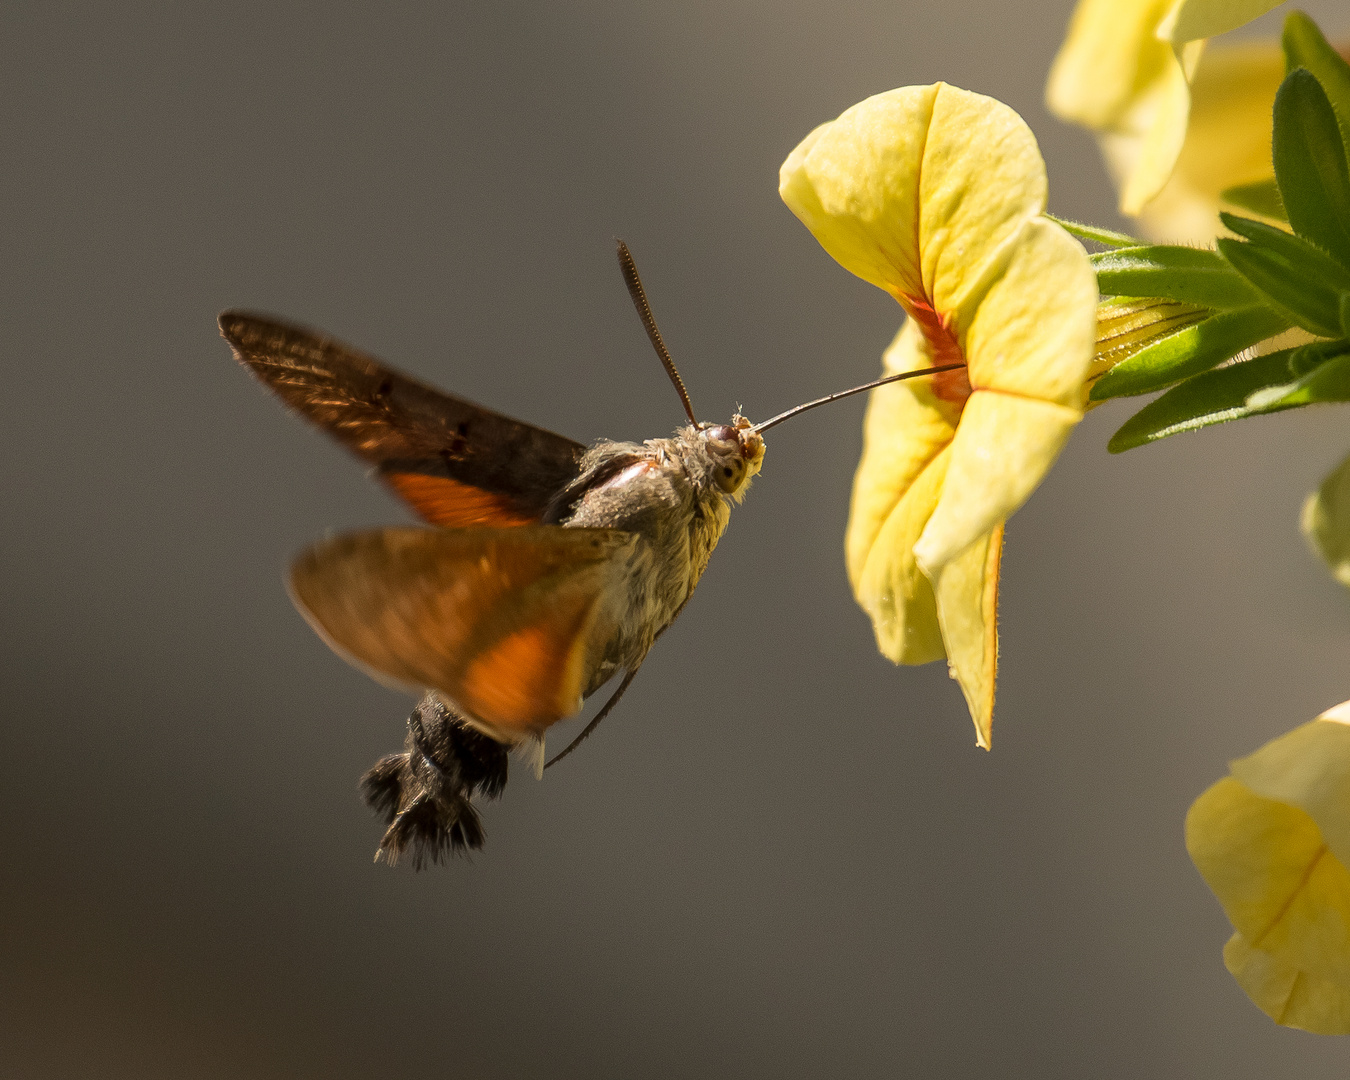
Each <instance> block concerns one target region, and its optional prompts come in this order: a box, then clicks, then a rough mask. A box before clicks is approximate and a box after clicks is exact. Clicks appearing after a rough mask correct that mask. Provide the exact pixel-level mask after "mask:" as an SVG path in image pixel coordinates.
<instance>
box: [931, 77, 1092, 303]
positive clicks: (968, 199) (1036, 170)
mask: <svg viewBox="0 0 1350 1080" xmlns="http://www.w3.org/2000/svg"><path fill="white" fill-rule="evenodd" d="M922 168H923V180H922V185H921V188H920V192H919V195H920V200H919V244H920V254H921V257H922V270H923V281H924V284H925V285H926V286H927V289H926V292H927V295H928V297H929V299H930V300H931V302H932V304H933V307H934V308H935V309H936V310H937V311H939V312H944V313H952V314H959V313H961V312H963V311H968V310H971V309H972V308H973V306H974V305H975V304H978V303H979V302H980V300H981V298H982V297H983V296H984V293H985V291H986V290H987V289H988V287H989V284H990V278H991V276H992V275H993V274H995V273H997V272H998V271H999V269H1000V268H1001V264H1002V261H1003V259H1004V258H1006V245H1007V244H1008V241H1010V240H1011V239H1012V238H1013V237H1014V236H1016V235H1017V234H1019V233H1020V232H1022V231H1023V229H1024V228H1025V227H1026V225H1027V220H1028V218H1031V217H1034V216H1035V215H1037V214H1039V213H1040V212H1041V211H1042V210H1044V209H1045V200H1046V192H1047V182H1046V178H1045V162H1044V161H1043V160H1042V159H1041V152H1040V149H1039V148H1038V147H1037V146H1036V136H1034V135H1033V134H1032V133H1031V129H1030V128H1029V127H1027V125H1026V121H1024V120H1023V119H1022V118H1021V117H1020V116H1018V115H1017V113H1016V112H1014V111H1013V110H1012V109H1010V108H1008V106H1006V105H1004V104H1003V103H1002V102H1001V101H995V100H994V99H993V98H989V97H985V96H984V95H983V94H972V93H970V91H968V90H958V89H957V88H956V87H954V86H947V85H945V84H942V83H939V84H938V94H937V97H936V99H935V100H934V102H933V121H932V124H931V125H930V127H929V129H928V138H927V140H926V141H925V143H924V152H923V165H922ZM1047 224H1048V223H1047ZM1066 238H1067V237H1066ZM1071 242H1072V241H1071ZM1079 261H1080V262H1083V264H1084V266H1085V267H1086V265H1087V264H1086V260H1084V259H1082V258H1081V256H1080V259H1079ZM958 321H959V320H958ZM961 325H964V323H961Z"/></svg>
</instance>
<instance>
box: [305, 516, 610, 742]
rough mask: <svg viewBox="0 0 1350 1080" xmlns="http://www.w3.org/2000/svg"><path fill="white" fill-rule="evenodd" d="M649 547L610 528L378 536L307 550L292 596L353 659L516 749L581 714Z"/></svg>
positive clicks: (406, 531)
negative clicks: (443, 703)
mask: <svg viewBox="0 0 1350 1080" xmlns="http://www.w3.org/2000/svg"><path fill="white" fill-rule="evenodd" d="M635 542H636V538H635V537H634V536H633V534H631V533H625V532H618V531H615V530H610V529H560V528H557V527H555V526H548V525H539V526H523V527H516V528H504V529H486V528H477V529H450V530H441V529H422V528H401V529H376V530H371V531H365V532H355V533H347V534H344V535H341V536H336V537H333V538H332V539H329V540H325V541H323V542H322V543H319V544H316V545H314V546H313V547H311V548H309V549H308V550H307V551H305V552H303V553H302V554H301V555H300V557H299V558H298V559H297V560H296V561H295V563H294V565H293V566H292V568H291V594H292V597H293V599H294V600H295V603H296V606H297V607H299V608H300V610H301V612H302V613H303V614H304V615H305V616H306V618H308V619H309V620H310V622H311V624H312V625H313V626H314V627H315V629H316V630H318V631H319V633H320V634H321V635H322V636H323V637H324V639H325V640H326V641H328V643H329V644H330V645H331V646H333V648H334V649H335V650H336V651H338V652H339V653H340V654H342V655H343V656H345V657H347V658H348V659H351V660H353V661H354V662H356V663H358V664H360V665H361V666H363V667H366V668H369V669H372V670H373V671H374V672H375V673H377V674H380V675H383V676H385V677H386V678H389V679H393V680H395V681H397V682H399V683H403V684H405V685H409V686H413V687H417V688H430V689H434V690H436V691H438V692H440V693H441V694H442V695H444V696H445V698H446V699H447V700H448V701H450V702H451V703H452V704H454V705H456V706H458V707H459V708H460V709H462V710H464V711H465V712H466V713H468V714H469V715H470V716H471V717H473V718H475V719H476V720H478V721H480V722H481V723H482V724H483V725H484V726H485V727H486V728H487V729H488V730H489V731H490V732H492V733H496V734H499V735H502V736H505V738H506V741H517V740H519V739H520V738H523V737H525V736H528V735H538V734H541V733H542V732H543V731H544V729H545V728H547V727H548V726H549V725H551V724H553V723H556V722H557V721H559V720H561V719H563V718H564V717H567V716H570V715H572V714H573V713H575V712H577V711H578V710H579V709H580V708H581V701H582V694H583V693H584V692H585V691H586V690H587V689H588V688H589V685H590V682H591V678H592V676H593V674H594V673H595V671H596V668H597V667H598V665H599V663H600V661H601V660H602V659H603V654H604V650H605V646H606V644H607V643H608V642H609V640H610V638H611V636H612V635H613V632H614V618H615V616H614V607H615V604H614V600H615V593H614V591H613V590H614V589H615V588H616V587H617V586H618V585H619V584H620V582H621V576H622V573H623V569H624V563H625V561H626V559H627V557H628V554H629V552H630V551H631V549H632V546H633V544H634V543H635Z"/></svg>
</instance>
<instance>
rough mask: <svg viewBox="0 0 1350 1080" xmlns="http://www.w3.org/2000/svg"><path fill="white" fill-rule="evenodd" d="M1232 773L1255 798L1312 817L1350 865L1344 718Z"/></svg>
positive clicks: (1302, 729)
mask: <svg viewBox="0 0 1350 1080" xmlns="http://www.w3.org/2000/svg"><path fill="white" fill-rule="evenodd" d="M1338 708H1342V707H1338ZM1229 768H1230V770H1231V771H1232V773H1233V776H1235V777H1236V778H1237V779H1238V780H1239V781H1241V782H1242V783H1243V784H1244V785H1245V786H1246V787H1247V788H1248V789H1250V790H1251V791H1252V792H1253V793H1254V794H1256V795H1259V796H1261V797H1262V798H1264V799H1274V800H1277V801H1279V802H1281V803H1287V804H1288V805H1290V806H1294V807H1297V808H1298V809H1300V810H1302V811H1304V812H1305V813H1307V814H1308V815H1309V816H1310V817H1311V818H1312V820H1313V821H1314V822H1315V823H1316V825H1317V827H1318V829H1319V830H1320V831H1321V834H1322V836H1323V838H1324V839H1325V841H1326V843H1327V844H1328V845H1329V846H1330V848H1331V850H1332V852H1333V853H1334V854H1335V855H1336V857H1337V858H1338V859H1340V860H1341V861H1342V862H1344V863H1346V864H1347V865H1350V723H1346V722H1344V719H1343V713H1342V712H1338V711H1337V710H1336V709H1332V710H1328V711H1327V712H1326V713H1324V714H1323V715H1322V716H1321V717H1319V718H1318V719H1316V720H1314V721H1312V722H1311V723H1307V724H1301V725H1300V726H1299V727H1296V728H1294V730H1293V731H1290V732H1288V733H1287V734H1284V735H1281V736H1280V737H1279V738H1278V739H1272V740H1271V741H1270V742H1268V743H1266V745H1265V746H1263V747H1261V749H1259V750H1258V751H1256V753H1254V754H1251V755H1249V756H1247V757H1245V758H1239V759H1238V760H1237V761H1234V762H1232V763H1231V764H1230V766H1229ZM1257 944H1259V942H1258V943H1257Z"/></svg>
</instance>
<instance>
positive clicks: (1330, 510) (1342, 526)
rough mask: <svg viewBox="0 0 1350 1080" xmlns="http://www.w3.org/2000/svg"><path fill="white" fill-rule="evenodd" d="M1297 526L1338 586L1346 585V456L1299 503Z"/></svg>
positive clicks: (1349, 524)
mask: <svg viewBox="0 0 1350 1080" xmlns="http://www.w3.org/2000/svg"><path fill="white" fill-rule="evenodd" d="M1299 527H1300V528H1301V529H1302V530H1303V535H1304V536H1306V537H1307V538H1308V543H1309V544H1310V545H1311V546H1312V549H1313V551H1314V552H1316V553H1317V554H1318V555H1320V556H1321V557H1322V559H1323V561H1325V562H1326V564H1327V566H1329V567H1330V568H1331V573H1332V576H1333V577H1335V579H1336V580H1337V581H1339V582H1340V583H1341V584H1342V585H1350V457H1348V458H1346V459H1345V460H1344V461H1342V462H1341V463H1340V465H1338V466H1337V467H1336V469H1335V470H1334V471H1333V472H1332V473H1331V475H1330V476H1328V477H1327V478H1326V479H1325V480H1323V481H1322V486H1321V487H1319V488H1318V489H1317V490H1316V491H1314V492H1313V493H1312V494H1311V495H1309V496H1308V498H1307V500H1306V501H1305V502H1304V503H1303V513H1302V515H1301V516H1300V518H1299Z"/></svg>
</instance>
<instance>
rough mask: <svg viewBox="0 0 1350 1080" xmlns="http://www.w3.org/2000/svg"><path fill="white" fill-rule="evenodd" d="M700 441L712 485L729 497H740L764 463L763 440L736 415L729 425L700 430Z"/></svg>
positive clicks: (742, 418)
mask: <svg viewBox="0 0 1350 1080" xmlns="http://www.w3.org/2000/svg"><path fill="white" fill-rule="evenodd" d="M698 435H699V438H700V439H701V440H702V442H703V446H704V449H705V450H706V452H707V455H708V462H709V467H710V469H711V472H712V479H713V482H714V483H715V484H716V485H717V487H718V488H719V489H720V490H721V491H722V492H723V493H724V494H726V495H731V496H740V495H741V493H742V492H744V491H745V487H746V485H747V484H748V483H750V478H751V477H752V476H754V475H755V473H757V472H759V467H760V465H761V463H762V462H763V461H764V440H763V439H762V438H761V437H760V434H759V432H757V431H755V430H754V428H752V427H751V426H750V421H749V420H747V419H746V418H745V417H744V416H741V415H740V414H739V413H737V414H736V415H735V416H733V417H732V418H731V423H730V424H716V425H713V426H711V427H705V428H701V429H700V430H699V433H698Z"/></svg>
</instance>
